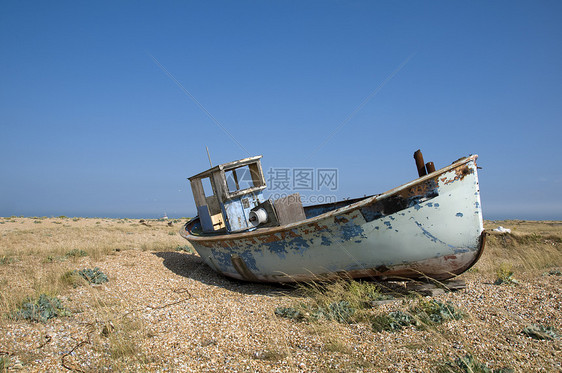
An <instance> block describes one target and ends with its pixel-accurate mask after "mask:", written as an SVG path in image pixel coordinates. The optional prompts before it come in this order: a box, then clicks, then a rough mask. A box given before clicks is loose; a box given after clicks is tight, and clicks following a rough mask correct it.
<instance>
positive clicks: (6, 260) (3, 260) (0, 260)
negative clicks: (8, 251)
mask: <svg viewBox="0 0 562 373" xmlns="http://www.w3.org/2000/svg"><path fill="white" fill-rule="evenodd" d="M15 261H16V260H15V259H14V258H12V257H11V256H6V255H2V256H0V265H2V264H11V263H13V262H15Z"/></svg>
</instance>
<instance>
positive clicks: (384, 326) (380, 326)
mask: <svg viewBox="0 0 562 373" xmlns="http://www.w3.org/2000/svg"><path fill="white" fill-rule="evenodd" d="M415 323H416V320H415V319H414V318H413V317H412V315H410V314H409V313H406V312H402V311H393V312H389V313H387V314H385V313H383V314H380V315H377V316H375V317H373V318H372V319H371V327H372V329H373V331H375V332H382V331H383V330H385V331H388V332H393V331H396V330H400V329H402V328H403V327H405V326H409V325H415Z"/></svg>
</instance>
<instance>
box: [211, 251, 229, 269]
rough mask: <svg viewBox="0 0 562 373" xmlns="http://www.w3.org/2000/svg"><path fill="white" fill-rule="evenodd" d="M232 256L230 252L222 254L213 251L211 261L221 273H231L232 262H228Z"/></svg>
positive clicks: (221, 252)
mask: <svg viewBox="0 0 562 373" xmlns="http://www.w3.org/2000/svg"><path fill="white" fill-rule="evenodd" d="M231 256H232V253H231V252H223V251H218V250H214V251H213V259H214V260H215V263H216V265H217V267H219V269H220V270H221V271H223V272H232V271H234V267H233V266H232V262H231V261H230V257H231Z"/></svg>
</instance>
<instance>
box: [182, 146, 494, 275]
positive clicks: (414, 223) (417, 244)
mask: <svg viewBox="0 0 562 373" xmlns="http://www.w3.org/2000/svg"><path fill="white" fill-rule="evenodd" d="M476 158H477V156H476V155H474V156H470V157H467V158H463V159H461V160H459V161H457V162H455V163H453V164H452V165H450V166H448V167H445V168H442V169H440V170H437V171H436V172H433V173H431V174H429V175H426V176H424V177H421V178H419V179H416V180H414V181H412V182H410V183H407V184H404V185H402V186H400V187H397V188H394V189H392V190H390V191H388V192H386V193H383V194H380V195H377V196H372V197H366V198H363V199H358V200H353V201H348V202H345V201H344V202H339V203H338V204H337V205H336V206H329V205H325V206H310V207H305V212H306V213H307V219H306V220H303V221H300V222H297V223H292V224H288V225H285V226H281V227H272V228H262V229H257V230H254V231H250V232H245V233H235V234H227V235H225V234H223V235H203V234H202V233H200V231H199V230H198V227H199V226H200V225H199V221H198V219H193V220H191V221H190V222H188V223H187V224H186V225H185V226H184V227H183V228H182V230H181V231H180V234H181V235H182V236H183V237H184V238H186V239H187V240H188V241H189V242H190V243H191V244H192V245H193V247H194V248H195V250H196V251H197V252H198V253H199V255H200V256H201V258H203V260H204V261H205V262H206V263H207V264H208V265H209V266H210V267H211V268H213V269H215V270H216V271H218V272H220V273H222V274H224V275H226V276H229V277H233V278H237V279H242V280H247V281H265V282H294V281H310V280H327V279H332V278H336V277H341V276H346V277H352V278H361V277H378V278H401V277H402V278H420V277H424V276H428V277H432V278H435V279H447V278H450V277H454V276H455V275H458V274H460V273H462V272H464V271H466V270H467V269H468V268H470V267H471V266H472V265H473V264H474V263H475V262H476V261H477V260H478V258H479V257H480V255H481V253H482V250H483V248H484V233H483V231H484V230H483V221H482V209H481V207H480V206H481V204H480V190H479V185H478V176H477V167H476ZM335 207H337V208H335ZM322 211H326V212H324V213H321V212H322Z"/></svg>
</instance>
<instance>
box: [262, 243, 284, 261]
mask: <svg viewBox="0 0 562 373" xmlns="http://www.w3.org/2000/svg"><path fill="white" fill-rule="evenodd" d="M263 245H264V246H265V248H266V249H267V250H269V251H270V252H272V253H273V254H276V255H277V256H278V257H279V258H281V259H285V254H288V253H289V252H288V251H287V242H285V241H283V240H280V241H274V242H267V243H264V244H263Z"/></svg>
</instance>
